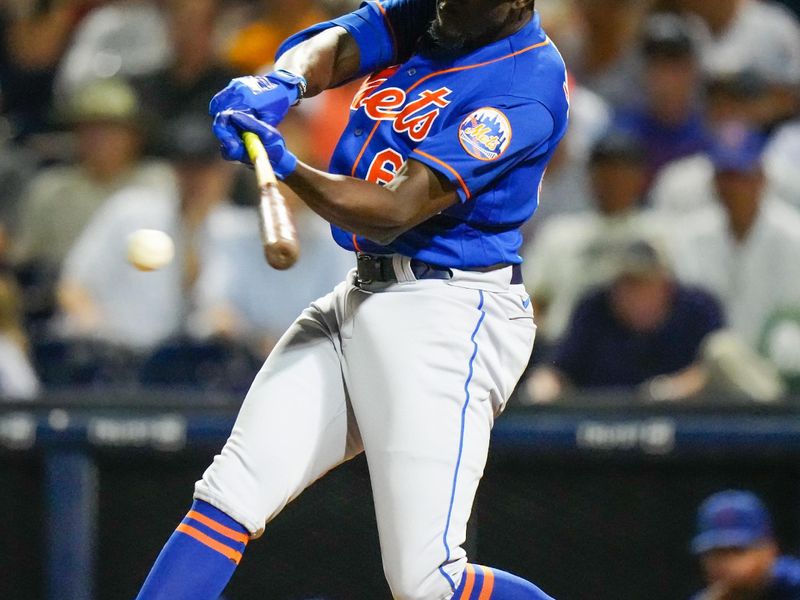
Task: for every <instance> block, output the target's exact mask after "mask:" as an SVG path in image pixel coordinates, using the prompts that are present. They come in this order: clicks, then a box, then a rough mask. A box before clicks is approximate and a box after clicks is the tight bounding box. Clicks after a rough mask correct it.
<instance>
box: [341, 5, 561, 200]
mask: <svg viewBox="0 0 800 600" xmlns="http://www.w3.org/2000/svg"><path fill="white" fill-rule="evenodd" d="M378 7H379V8H380V9H381V11H383V7H382V6H381V5H380V2H378ZM384 14H385V13H384ZM387 22H388V19H387ZM549 43H550V38H548V39H546V40H545V41H543V42H539V43H538V44H533V45H532V46H528V47H527V48H523V49H522V50H517V51H516V52H512V53H511V54H506V55H505V56H500V57H499V58H493V59H492V60H487V61H485V62H482V63H476V64H474V65H464V66H463V67H453V68H452V69H444V70H442V71H435V72H434V73H429V74H428V75H426V76H425V77H423V78H422V79H420V80H419V81H417V82H416V83H415V84H414V85H412V86H411V87H409V88H408V89H407V90H406V96H407V95H408V94H409V93H410V92H411V91H412V90H413V89H414V88H416V87H417V86H418V85H420V84H422V83H423V82H425V81H427V80H428V79H430V78H431V77H436V76H437V75H443V74H445V73H454V72H456V71H464V70H467V69H476V68H478V67H484V66H486V65H490V64H492V63H496V62H498V61H501V60H505V59H506V58H511V57H513V56H517V55H519V54H522V53H523V52H528V51H529V50H535V49H536V48H541V47H542V46H547V45H548V44H549ZM382 122H383V121H378V122H377V123H375V127H373V128H372V131H371V132H370V134H369V136H368V137H367V140H366V141H365V142H364V145H363V146H362V147H361V152H359V153H358V156H357V157H356V160H355V162H354V163H353V169H352V170H351V171H350V175H351V176H352V177H355V176H356V169H357V168H358V163H359V162H361V157H362V156H364V152H365V151H366V150H367V146H369V143H370V142H371V141H372V136H373V135H375V132H376V131H377V129H378V127H379V126H380V124H381V123H382ZM448 168H449V167H448ZM460 179H461V178H460V177H459V180H460ZM464 187H465V189H466V186H464ZM467 197H469V192H467Z"/></svg>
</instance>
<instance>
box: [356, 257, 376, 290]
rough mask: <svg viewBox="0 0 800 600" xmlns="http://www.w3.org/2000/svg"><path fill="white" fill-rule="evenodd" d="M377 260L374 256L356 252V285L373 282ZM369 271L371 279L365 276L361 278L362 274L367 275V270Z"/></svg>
mask: <svg viewBox="0 0 800 600" xmlns="http://www.w3.org/2000/svg"><path fill="white" fill-rule="evenodd" d="M376 263H377V261H376V260H375V258H373V257H372V256H370V255H369V254H358V255H357V256H356V283H357V284H358V285H360V286H361V285H369V284H371V283H374V281H375V279H374V273H375V265H376ZM368 270H369V271H371V273H370V276H371V277H372V278H371V279H367V278H366V277H364V278H362V275H365V276H366V275H367V273H366V272H367V271H368Z"/></svg>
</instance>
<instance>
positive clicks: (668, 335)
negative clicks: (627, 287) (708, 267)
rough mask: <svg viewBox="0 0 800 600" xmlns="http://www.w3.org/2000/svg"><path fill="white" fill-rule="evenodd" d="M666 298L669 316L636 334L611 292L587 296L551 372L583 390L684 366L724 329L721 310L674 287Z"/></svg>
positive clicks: (698, 292)
mask: <svg viewBox="0 0 800 600" xmlns="http://www.w3.org/2000/svg"><path fill="white" fill-rule="evenodd" d="M669 293H670V294H671V296H672V298H671V307H670V309H669V313H668V315H667V316H666V318H665V319H664V320H663V321H662V322H661V323H660V324H659V325H657V326H656V327H655V328H654V329H652V330H650V331H636V330H634V329H633V328H631V326H630V325H628V324H627V323H625V322H623V321H622V320H621V319H620V318H619V316H618V314H616V311H615V308H614V302H613V300H612V294H613V292H612V288H610V287H609V288H604V289H601V290H599V291H595V292H593V293H590V294H589V295H588V296H587V297H586V298H585V299H584V300H583V301H582V302H581V303H580V304H579V305H578V307H577V308H576V310H575V313H574V315H573V318H572V322H571V324H570V327H569V330H568V332H567V335H566V337H565V338H564V340H563V342H562V343H561V344H560V345H559V347H558V348H557V350H556V355H555V359H554V363H555V367H556V368H557V369H558V370H559V371H561V372H562V373H563V374H564V375H566V377H567V378H568V379H569V380H570V381H571V382H572V383H573V384H575V385H576V386H578V387H583V388H588V387H614V386H635V385H639V384H641V383H643V382H645V381H647V380H649V379H651V378H653V377H656V376H658V375H665V374H668V373H675V372H677V371H680V370H682V369H684V368H686V367H688V366H689V365H690V364H692V363H693V362H694V361H695V360H696V359H697V357H698V351H699V349H700V345H701V343H702V341H703V339H705V337H706V336H707V335H708V334H709V333H711V332H713V331H715V330H717V329H720V328H721V327H722V326H723V316H722V311H721V309H720V306H719V304H718V303H717V301H716V300H715V299H714V298H713V297H712V296H711V295H709V294H707V293H706V292H703V291H701V290H698V289H694V288H687V287H683V286H681V285H678V284H675V285H673V286H672V289H671V291H670V292H669Z"/></svg>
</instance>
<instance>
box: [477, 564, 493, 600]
mask: <svg viewBox="0 0 800 600" xmlns="http://www.w3.org/2000/svg"><path fill="white" fill-rule="evenodd" d="M479 569H480V570H481V571H483V589H482V590H481V595H480V596H478V600H489V598H491V597H492V590H493V589H494V573H493V572H492V570H491V569H490V568H488V567H479Z"/></svg>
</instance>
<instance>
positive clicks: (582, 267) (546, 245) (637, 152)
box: [523, 132, 661, 341]
mask: <svg viewBox="0 0 800 600" xmlns="http://www.w3.org/2000/svg"><path fill="white" fill-rule="evenodd" d="M589 175H590V186H591V197H590V198H588V199H585V200H584V202H585V203H586V204H587V205H590V206H592V207H593V209H592V210H588V211H584V212H575V213H572V214H566V215H558V216H554V217H552V218H550V219H549V220H547V221H546V222H545V223H543V224H542V226H541V228H539V229H538V230H537V231H536V234H535V237H534V239H533V240H532V243H531V245H530V246H529V247H528V248H527V250H526V251H525V254H524V261H523V269H524V271H525V272H524V275H525V282H526V285H527V287H528V291H529V293H530V294H531V297H532V298H533V300H534V302H535V303H536V309H537V310H536V315H537V319H536V320H537V325H538V326H539V335H541V336H542V337H543V338H544V339H545V340H548V341H554V340H557V339H558V338H559V337H560V336H561V335H562V334H563V332H564V329H565V328H566V326H567V323H568V322H569V318H570V314H571V312H572V309H573V307H574V306H575V303H576V302H577V301H578V299H579V298H580V297H581V296H582V295H583V293H584V292H585V291H586V290H587V289H588V288H589V287H591V286H592V285H597V284H600V283H605V282H608V280H609V278H610V276H611V273H609V271H608V269H607V268H605V265H603V264H602V258H603V256H604V249H607V248H609V247H613V246H614V245H617V244H619V243H620V241H622V240H626V239H628V237H629V236H630V235H631V234H632V233H634V232H639V231H650V232H651V233H653V235H656V234H657V232H658V229H659V228H660V227H661V219H660V218H659V217H658V216H657V215H655V214H653V213H651V212H649V211H642V209H641V199H642V193H643V191H644V186H645V181H646V172H645V166H644V156H643V152H642V149H641V146H640V145H639V143H638V142H637V141H636V140H635V139H633V138H631V137H630V136H628V135H625V134H620V133H618V132H612V133H610V134H608V135H606V136H605V137H604V138H602V139H601V140H600V141H599V142H598V143H597V144H596V145H595V147H594V148H593V150H592V152H591V155H590V157H589Z"/></svg>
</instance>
